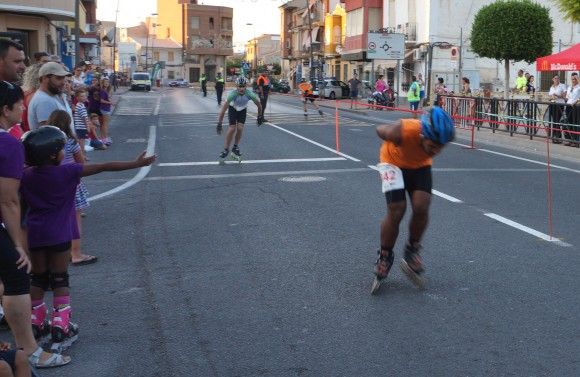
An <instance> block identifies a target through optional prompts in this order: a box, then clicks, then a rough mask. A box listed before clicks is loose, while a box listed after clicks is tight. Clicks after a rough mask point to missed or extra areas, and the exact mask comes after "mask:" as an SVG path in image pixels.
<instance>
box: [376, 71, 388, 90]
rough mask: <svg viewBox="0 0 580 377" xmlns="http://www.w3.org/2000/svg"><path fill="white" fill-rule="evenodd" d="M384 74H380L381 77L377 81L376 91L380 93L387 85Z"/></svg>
mask: <svg viewBox="0 0 580 377" xmlns="http://www.w3.org/2000/svg"><path fill="white" fill-rule="evenodd" d="M383 77H384V76H383V75H379V78H378V79H377V81H376V82H375V91H376V92H379V93H383V92H384V91H385V90H386V89H387V87H386V85H385V80H383Z"/></svg>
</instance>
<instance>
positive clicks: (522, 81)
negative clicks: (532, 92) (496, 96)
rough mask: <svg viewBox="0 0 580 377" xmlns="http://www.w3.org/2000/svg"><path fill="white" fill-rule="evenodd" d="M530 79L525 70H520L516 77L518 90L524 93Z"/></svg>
mask: <svg viewBox="0 0 580 377" xmlns="http://www.w3.org/2000/svg"><path fill="white" fill-rule="evenodd" d="M527 83H528V80H527V79H526V77H525V76H524V70H523V69H520V70H519V71H518V76H517V77H516V88H515V89H516V91H518V92H521V93H523V92H524V91H525V90H526V84H527Z"/></svg>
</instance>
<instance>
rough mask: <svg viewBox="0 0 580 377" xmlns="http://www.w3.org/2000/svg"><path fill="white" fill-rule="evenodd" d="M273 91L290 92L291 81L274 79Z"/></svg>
mask: <svg viewBox="0 0 580 377" xmlns="http://www.w3.org/2000/svg"><path fill="white" fill-rule="evenodd" d="M272 91H273V92H278V93H288V92H290V83H289V82H288V81H287V80H272Z"/></svg>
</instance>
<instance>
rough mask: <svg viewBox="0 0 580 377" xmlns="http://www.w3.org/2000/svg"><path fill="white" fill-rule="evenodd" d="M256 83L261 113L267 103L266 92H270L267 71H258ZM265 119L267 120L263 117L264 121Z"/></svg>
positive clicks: (264, 111)
mask: <svg viewBox="0 0 580 377" xmlns="http://www.w3.org/2000/svg"><path fill="white" fill-rule="evenodd" d="M256 84H258V95H259V97H260V104H261V105H262V114H265V113H266V105H267V104H268V94H270V87H271V84H270V77H269V75H268V71H266V70H264V71H262V72H260V76H258V80H257V81H256ZM267 121H268V120H266V119H264V122H267Z"/></svg>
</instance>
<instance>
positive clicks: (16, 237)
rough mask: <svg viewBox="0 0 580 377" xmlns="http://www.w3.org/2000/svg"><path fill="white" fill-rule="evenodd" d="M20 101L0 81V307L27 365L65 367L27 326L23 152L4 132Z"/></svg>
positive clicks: (8, 85) (65, 359)
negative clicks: (0, 297)
mask: <svg viewBox="0 0 580 377" xmlns="http://www.w3.org/2000/svg"><path fill="white" fill-rule="evenodd" d="M1 43H2V42H0V44H1ZM0 65H1V62H0ZM0 78H3V77H0ZM23 99H24V93H22V90H21V89H20V88H19V87H18V86H16V85H13V84H11V83H9V82H8V81H0V220H1V222H2V223H3V224H4V226H0V278H1V279H2V282H3V283H4V292H3V300H2V305H3V308H4V314H5V317H6V320H7V322H8V324H9V325H10V329H11V330H12V333H13V335H14V339H15V341H16V346H17V347H18V348H22V349H23V350H24V352H25V353H26V355H27V356H28V358H29V361H30V363H31V364H32V365H33V366H35V367H52V366H61V365H65V364H68V363H69V362H70V358H69V357H65V356H62V355H58V354H50V353H47V352H44V351H43V350H42V348H41V347H39V346H38V344H37V343H36V340H35V339H34V334H33V332H32V326H31V299H30V278H29V276H28V273H29V272H30V261H29V259H28V256H27V253H26V250H25V240H24V235H23V233H22V228H21V208H20V198H19V195H18V194H19V188H20V180H21V179H22V175H23V171H24V149H23V148H22V144H21V143H20V142H19V141H18V140H16V139H14V138H13V137H12V136H10V135H9V134H8V133H7V132H6V131H7V130H8V128H9V126H10V125H11V124H13V123H16V122H18V121H19V120H20V119H21V117H22V103H23Z"/></svg>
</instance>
